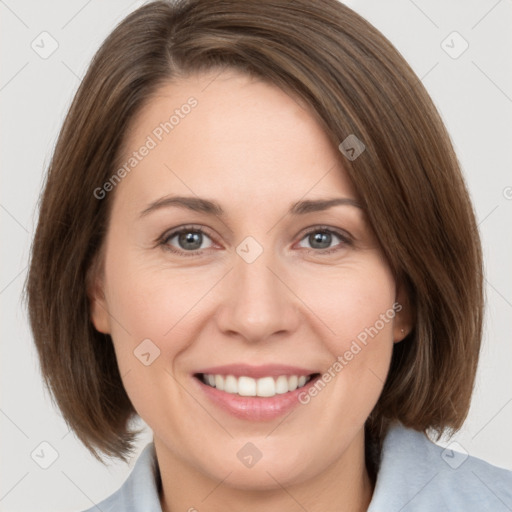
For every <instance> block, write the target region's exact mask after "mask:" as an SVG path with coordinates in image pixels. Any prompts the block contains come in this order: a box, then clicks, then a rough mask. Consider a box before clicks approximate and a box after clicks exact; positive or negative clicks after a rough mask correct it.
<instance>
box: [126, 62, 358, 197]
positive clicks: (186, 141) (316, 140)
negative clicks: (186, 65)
mask: <svg viewBox="0 0 512 512" xmlns="http://www.w3.org/2000/svg"><path fill="white" fill-rule="evenodd" d="M144 146H146V147H148V148H149V149H148V150H143V148H144ZM140 153H144V155H145V156H143V157H141V155H140ZM134 154H137V155H136V156H134ZM126 164H128V168H129V169H130V171H129V173H126V174H127V176H126V178H124V179H123V180H122V183H121V184H120V185H119V188H120V189H123V190H122V191H121V190H118V191H117V193H121V195H122V196H125V198H129V200H130V203H131V204H134V203H140V204H142V203H143V202H146V203H147V202H149V201H152V200H154V199H155V198H156V196H161V195H164V194H168V193H180V194H181V193H187V194H191V193H192V194H195V195H199V196H209V197H215V198H216V199H218V200H219V201H221V202H229V203H232V204H235V203H239V206H240V207H241V206H243V205H246V206H249V205H250V206H251V207H260V206H267V207H269V206H270V205H269V203H268V202H269V200H272V201H273V202H274V201H275V200H276V195H278V196H279V198H281V199H282V201H283V202H285V203H286V204H289V203H290V202H293V201H297V200H299V199H301V198H302V197H304V196H307V198H315V197H325V196H333V195H335V194H336V193H338V194H341V195H344V196H346V197H353V198H355V193H354V190H353V188H352V185H351V183H350V180H349V179H348V177H347V176H346V173H345V172H344V170H343V167H342V164H341V157H340V154H339V153H338V151H337V148H335V147H333V145H332V144H331V143H330V141H329V139H328V137H327V135H326V133H325V132H324V131H323V128H322V126H321V125H320V123H319V122H318V121H317V120H316V119H315V116H314V115H313V114H312V113H311V112H310V111H309V110H308V109H307V108H305V107H304V106H303V105H302V106H301V105H300V104H299V102H297V101H296V100H295V99H294V98H292V97H291V96H289V95H288V94H286V93H285V92H283V91H282V90H281V89H279V88H278V87H276V86H274V85H271V84H268V83H266V82H262V81H260V80H257V79H254V78H251V77H249V76H247V75H243V74H240V73H238V72H236V71H223V72H221V73H219V72H210V73H202V74H194V75H191V76H189V77H187V78H184V79H180V80H178V81H176V82H172V83H168V84H165V85H163V86H162V87H161V88H160V89H159V90H158V91H157V92H156V94H155V95H154V96H152V97H151V99H150V100H149V101H148V102H147V103H146V104H145V106H144V107H143V108H142V109H141V111H140V112H139V113H138V115H137V116H136V117H135V118H134V120H133V121H132V123H131V126H130V127H129V130H128V131H127V134H126V136H125V144H124V147H123V151H122V153H121V155H120V160H119V165H121V166H122V165H126ZM130 164H134V165H133V166H131V165H130ZM248 201H249V203H248Z"/></svg>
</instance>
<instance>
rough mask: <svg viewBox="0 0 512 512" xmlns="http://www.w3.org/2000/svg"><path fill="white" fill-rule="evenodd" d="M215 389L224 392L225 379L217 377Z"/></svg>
mask: <svg viewBox="0 0 512 512" xmlns="http://www.w3.org/2000/svg"><path fill="white" fill-rule="evenodd" d="M215 387H216V388H217V389H220V390H221V391H224V377H223V376H222V375H215Z"/></svg>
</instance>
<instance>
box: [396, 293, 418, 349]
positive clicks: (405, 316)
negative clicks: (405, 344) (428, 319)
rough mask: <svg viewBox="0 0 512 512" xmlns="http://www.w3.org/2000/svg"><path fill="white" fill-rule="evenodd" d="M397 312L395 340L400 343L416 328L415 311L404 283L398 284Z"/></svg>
mask: <svg viewBox="0 0 512 512" xmlns="http://www.w3.org/2000/svg"><path fill="white" fill-rule="evenodd" d="M395 312H396V313H395V318H394V322H393V342H394V343H400V342H401V341H402V340H403V339H404V338H405V337H407V335H408V334H409V333H410V332H411V331H412V329H413V328H414V311H413V308H412V307H411V304H410V301H409V297H408V295H407V293H406V291H405V286H403V285H402V284H398V285H397V290H396V299H395Z"/></svg>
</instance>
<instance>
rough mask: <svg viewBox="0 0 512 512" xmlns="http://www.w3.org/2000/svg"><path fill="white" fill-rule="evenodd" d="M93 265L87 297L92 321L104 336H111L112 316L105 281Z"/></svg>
mask: <svg viewBox="0 0 512 512" xmlns="http://www.w3.org/2000/svg"><path fill="white" fill-rule="evenodd" d="M95 267H97V265H95V264H93V265H92V268H91V270H90V274H89V279H88V280H87V281H88V287H87V296H88V299H89V311H90V319H91V322H92V324H93V325H94V327H95V329H96V330H97V331H99V332H102V333H104V334H110V315H109V313H108V304H107V300H106V297H105V290H104V280H103V278H102V276H101V275H100V272H98V269H97V268H95Z"/></svg>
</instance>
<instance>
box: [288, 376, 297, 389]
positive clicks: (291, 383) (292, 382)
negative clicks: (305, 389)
mask: <svg viewBox="0 0 512 512" xmlns="http://www.w3.org/2000/svg"><path fill="white" fill-rule="evenodd" d="M298 384H299V378H298V377H297V375H292V376H291V377H288V389H289V390H290V391H295V390H296V389H297V386H298Z"/></svg>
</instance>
